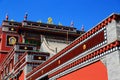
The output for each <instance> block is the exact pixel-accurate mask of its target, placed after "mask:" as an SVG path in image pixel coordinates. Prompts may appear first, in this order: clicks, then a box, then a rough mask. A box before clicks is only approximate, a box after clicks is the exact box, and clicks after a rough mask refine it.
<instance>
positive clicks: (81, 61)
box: [49, 41, 120, 78]
mask: <svg viewBox="0 0 120 80" xmlns="http://www.w3.org/2000/svg"><path fill="white" fill-rule="evenodd" d="M117 46H120V42H119V41H115V42H113V43H111V44H109V45H107V46H105V47H103V48H101V49H98V50H96V51H95V52H93V53H90V54H88V55H86V56H85V57H83V58H80V59H79V60H76V61H75V62H73V63H71V64H69V65H67V66H65V67H63V68H62V69H60V70H58V71H56V72H54V73H51V74H50V75H49V78H51V77H53V76H54V75H57V74H59V73H61V72H63V71H65V70H67V69H70V68H72V67H74V66H76V65H78V64H81V63H83V62H85V61H87V60H89V59H91V58H93V57H95V56H98V55H100V54H102V53H104V52H105V51H108V50H110V49H112V48H114V47H117Z"/></svg>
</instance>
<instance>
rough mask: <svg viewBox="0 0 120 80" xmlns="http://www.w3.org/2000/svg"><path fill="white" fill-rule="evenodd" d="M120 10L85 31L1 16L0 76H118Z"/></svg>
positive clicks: (112, 79)
mask: <svg viewBox="0 0 120 80" xmlns="http://www.w3.org/2000/svg"><path fill="white" fill-rule="evenodd" d="M119 76H120V14H111V15H110V16H108V17H107V18H105V19H104V20H103V21H101V22H100V23H98V24H97V25H96V26H94V27H93V28H92V29H90V30H89V31H87V32H85V33H84V31H78V30H76V28H74V27H67V26H62V25H53V24H45V23H40V22H31V21H27V20H26V19H25V20H24V21H23V22H21V23H19V22H14V21H8V19H6V20H4V21H3V23H2V27H1V28H0V80H73V79H74V80H119V79H120V77H119Z"/></svg>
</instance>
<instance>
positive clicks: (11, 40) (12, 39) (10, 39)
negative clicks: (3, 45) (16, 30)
mask: <svg viewBox="0 0 120 80" xmlns="http://www.w3.org/2000/svg"><path fill="white" fill-rule="evenodd" d="M16 41H17V40H16V38H15V37H10V38H9V44H10V45H14V44H15V43H16Z"/></svg>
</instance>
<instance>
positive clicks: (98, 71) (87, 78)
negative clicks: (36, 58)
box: [57, 61, 108, 80]
mask: <svg viewBox="0 0 120 80" xmlns="http://www.w3.org/2000/svg"><path fill="white" fill-rule="evenodd" d="M57 80H108V77H107V69H106V67H105V65H104V64H103V63H102V62H101V61H98V62H96V63H93V64H91V65H89V66H86V67H84V68H81V69H79V70H77V71H74V72H72V73H70V74H67V75H65V76H63V77H61V78H59V79H57Z"/></svg>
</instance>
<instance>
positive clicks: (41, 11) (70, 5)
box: [0, 0, 120, 31]
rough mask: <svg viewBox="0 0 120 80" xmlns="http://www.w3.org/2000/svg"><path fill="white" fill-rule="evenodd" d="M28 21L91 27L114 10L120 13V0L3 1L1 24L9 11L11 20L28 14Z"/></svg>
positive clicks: (1, 2) (1, 4)
mask: <svg viewBox="0 0 120 80" xmlns="http://www.w3.org/2000/svg"><path fill="white" fill-rule="evenodd" d="M26 12H27V13H28V20H30V21H38V20H41V21H42V22H44V23H47V19H48V17H52V19H53V23H54V24H58V23H59V22H60V23H62V25H66V26H69V25H70V23H71V21H73V22H74V26H75V27H76V28H77V29H78V30H80V29H81V26H82V25H84V27H85V30H86V31H87V30H89V29H90V28H92V27H93V26H94V25H96V24H97V23H99V22H100V21H101V20H103V19H104V18H106V17H107V16H109V15H110V14H111V13H113V12H114V13H120V0H0V24H1V23H2V20H4V19H5V15H6V13H8V15H9V20H11V19H13V20H15V21H18V22H21V21H22V20H23V18H24V15H25V13H26Z"/></svg>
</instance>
